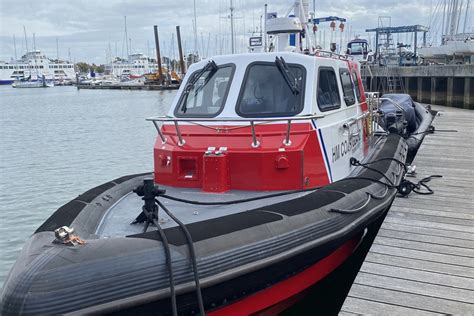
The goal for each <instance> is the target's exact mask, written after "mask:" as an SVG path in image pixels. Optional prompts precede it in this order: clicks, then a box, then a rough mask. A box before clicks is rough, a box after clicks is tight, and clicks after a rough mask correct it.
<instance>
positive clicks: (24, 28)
mask: <svg viewBox="0 0 474 316" xmlns="http://www.w3.org/2000/svg"><path fill="white" fill-rule="evenodd" d="M23 32H24V33H25V49H26V52H28V38H27V37H26V27H25V26H24V25H23Z"/></svg>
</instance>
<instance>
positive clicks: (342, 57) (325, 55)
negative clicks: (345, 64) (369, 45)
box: [314, 50, 354, 60]
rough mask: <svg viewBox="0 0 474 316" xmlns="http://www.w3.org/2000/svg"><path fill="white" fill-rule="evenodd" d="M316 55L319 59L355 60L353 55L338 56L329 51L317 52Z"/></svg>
mask: <svg viewBox="0 0 474 316" xmlns="http://www.w3.org/2000/svg"><path fill="white" fill-rule="evenodd" d="M314 55H315V56H317V57H329V58H334V57H337V58H338V59H341V60H349V59H350V60H354V58H353V57H352V56H351V55H343V54H338V53H334V52H331V51H329V50H316V51H315V52H314Z"/></svg>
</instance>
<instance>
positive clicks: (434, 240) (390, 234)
mask: <svg viewBox="0 0 474 316" xmlns="http://www.w3.org/2000/svg"><path fill="white" fill-rule="evenodd" d="M378 236H380V237H386V238H394V239H402V240H406V241H416V242H422V243H427V244H435V245H444V246H451V247H462V248H470V249H474V241H472V240H464V239H457V238H449V237H445V236H443V237H439V236H429V235H423V234H418V233H407V232H399V231H396V230H391V229H381V230H380V231H379V233H378Z"/></svg>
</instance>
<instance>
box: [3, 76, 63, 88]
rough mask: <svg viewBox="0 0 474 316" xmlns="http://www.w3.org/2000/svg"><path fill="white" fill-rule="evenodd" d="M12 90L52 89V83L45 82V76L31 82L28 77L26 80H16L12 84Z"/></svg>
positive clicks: (49, 81)
mask: <svg viewBox="0 0 474 316" xmlns="http://www.w3.org/2000/svg"><path fill="white" fill-rule="evenodd" d="M12 87H13V88H50V87H54V82H53V81H51V80H47V79H46V77H45V75H41V77H39V78H38V79H37V80H31V76H29V77H28V78H27V79H26V80H18V81H15V82H14V83H13V84H12Z"/></svg>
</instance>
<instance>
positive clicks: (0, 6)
mask: <svg viewBox="0 0 474 316" xmlns="http://www.w3.org/2000/svg"><path fill="white" fill-rule="evenodd" d="M195 1H196V9H197V23H198V49H199V50H200V51H204V52H206V51H209V54H214V53H220V51H221V50H224V51H225V49H226V48H227V49H228V47H229V46H230V39H229V37H230V23H229V19H228V15H229V1H227V0H218V1H212V0H195ZM266 2H268V3H269V6H268V9H269V11H277V12H279V13H280V14H284V13H286V11H287V9H288V8H289V7H290V6H291V4H292V3H293V1H290V0H275V1H270V0H267V1H266ZM432 2H433V0H421V1H416V2H411V3H403V5H401V4H400V2H399V1H398V0H397V1H395V0H387V1H383V0H371V1H369V0H359V1H351V0H346V1H341V0H333V1H330V0H318V1H316V5H317V6H316V12H317V13H316V15H317V16H325V15H338V16H343V17H346V18H348V23H347V25H348V26H352V29H353V32H354V33H359V34H361V33H362V32H363V31H364V30H365V29H366V28H371V27H376V26H377V23H378V21H377V20H378V17H379V16H380V15H391V16H392V25H410V24H427V23H428V20H429V17H430V7H431V4H432ZM233 3H234V7H235V12H234V13H235V17H236V20H235V29H236V35H237V43H238V47H239V49H241V50H243V49H244V48H245V43H246V37H247V36H248V35H249V31H251V30H252V29H253V28H254V27H255V26H258V25H259V17H260V15H262V14H263V8H264V4H265V1H262V0H234V1H233ZM309 3H310V8H311V9H312V3H313V2H312V1H309ZM124 16H127V26H128V38H129V39H131V42H132V45H131V46H132V50H133V51H134V52H138V51H140V52H143V53H145V54H147V53H148V52H150V54H151V53H152V52H153V47H154V38H153V25H154V24H157V25H158V27H159V32H160V42H161V47H162V48H163V49H164V51H165V52H164V53H165V54H170V53H172V51H173V47H174V51H175V52H176V51H177V47H176V39H175V38H174V40H172V34H173V33H174V32H175V26H176V25H180V26H181V31H182V38H183V44H184V46H185V49H186V50H187V51H191V50H193V49H194V37H193V33H194V32H193V0H160V1H149V0H136V1H124V0H108V1H93V0H76V1H57V0H42V1H26V0H0V45H1V46H0V59H3V60H9V59H10V58H11V57H13V55H14V47H13V40H12V36H13V34H15V35H16V44H17V45H16V46H17V52H18V55H20V54H22V53H24V51H25V44H24V39H23V25H24V26H25V27H26V29H27V33H28V42H29V46H30V48H31V46H32V39H31V37H32V33H33V32H34V33H35V35H36V44H37V45H36V46H37V48H38V49H41V50H42V51H44V52H45V53H46V54H47V55H48V56H51V57H55V56H56V39H58V41H59V51H60V57H62V58H66V57H67V51H68V49H70V51H71V55H72V56H73V58H74V59H75V60H76V61H82V60H84V61H88V62H95V63H104V62H105V60H106V50H107V49H108V48H109V47H110V49H111V50H112V52H113V53H114V54H115V53H116V54H117V55H119V56H124V55H126V53H125V47H126V45H125V44H126V41H125V36H124ZM323 28H324V29H329V25H324V26H321V27H320V29H323ZM347 29H348V28H346V30H347ZM173 41H174V46H173V45H172V42H173ZM221 48H222V49H221Z"/></svg>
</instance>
